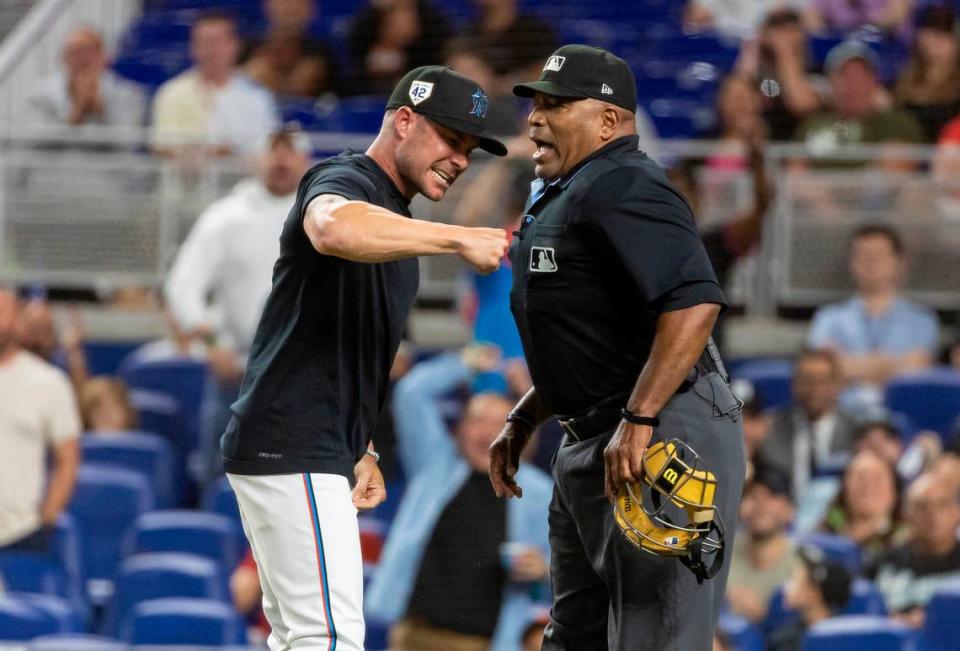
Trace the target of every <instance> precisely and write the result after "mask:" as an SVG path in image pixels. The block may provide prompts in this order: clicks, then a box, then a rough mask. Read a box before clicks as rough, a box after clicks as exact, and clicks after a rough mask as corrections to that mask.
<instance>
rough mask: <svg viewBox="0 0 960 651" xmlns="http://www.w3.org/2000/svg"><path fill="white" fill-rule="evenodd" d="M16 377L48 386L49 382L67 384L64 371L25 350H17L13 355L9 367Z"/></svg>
mask: <svg viewBox="0 0 960 651" xmlns="http://www.w3.org/2000/svg"><path fill="white" fill-rule="evenodd" d="M10 368H11V369H12V370H13V372H14V373H15V374H16V375H17V377H18V378H22V379H23V381H24V382H31V383H37V384H43V385H46V386H49V385H51V384H67V385H69V380H68V379H67V375H66V373H64V372H63V371H62V370H61V369H59V368H57V367H56V366H54V365H53V364H51V363H50V362H48V361H46V360H45V359H43V358H41V357H37V356H36V355H34V354H33V353H30V352H27V351H25V350H21V351H19V352H18V353H17V354H16V356H15V357H14V359H13V361H12V363H11V367H10Z"/></svg>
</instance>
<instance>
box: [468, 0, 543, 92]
mask: <svg viewBox="0 0 960 651" xmlns="http://www.w3.org/2000/svg"><path fill="white" fill-rule="evenodd" d="M473 4H474V5H475V6H476V7H477V8H478V9H479V10H480V16H479V17H478V18H477V20H476V21H475V22H474V23H473V25H471V27H470V29H469V34H470V35H471V36H474V37H476V38H480V39H481V42H482V43H483V51H484V54H485V56H486V58H487V60H488V61H489V62H490V65H491V66H493V69H494V71H495V72H496V73H497V74H498V75H503V76H507V77H509V78H510V79H509V81H510V85H512V83H513V81H517V80H518V79H515V77H518V76H519V77H523V76H524V75H529V74H531V71H532V72H533V75H534V76H536V75H538V74H539V73H540V68H541V67H542V66H543V63H544V61H546V59H547V57H548V56H550V53H551V52H553V51H554V50H555V49H557V46H559V45H560V41H559V39H558V38H557V34H556V32H554V30H553V28H552V27H551V26H550V25H549V24H548V23H545V22H544V21H542V20H540V19H539V18H537V17H536V16H532V15H530V14H524V13H521V11H520V8H519V7H518V6H517V0H473Z"/></svg>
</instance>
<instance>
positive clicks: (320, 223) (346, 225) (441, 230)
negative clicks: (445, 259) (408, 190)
mask: <svg viewBox="0 0 960 651" xmlns="http://www.w3.org/2000/svg"><path fill="white" fill-rule="evenodd" d="M307 219H308V220H311V221H310V223H309V224H308V225H307V234H308V236H309V237H310V241H311V242H312V243H313V246H314V248H315V249H316V250H317V251H319V252H320V253H323V254H324V255H332V256H335V257H338V258H344V259H345V260H351V261H353V262H368V263H374V262H390V261H392V260H400V259H403V258H411V257H416V256H421V255H441V254H444V253H458V252H459V251H460V250H461V248H462V246H463V244H462V240H463V229H462V228H461V227H459V226H450V225H448V224H438V223H434V222H428V221H423V220H419V219H410V218H407V217H404V216H402V215H398V214H396V213H393V212H390V211H389V210H386V209H385V208H381V207H379V206H374V205H372V204H369V203H364V202H362V201H348V202H346V203H343V204H341V205H340V206H338V207H337V208H335V209H333V210H331V211H330V212H329V216H319V215H311V214H310V213H309V212H308V215H307Z"/></svg>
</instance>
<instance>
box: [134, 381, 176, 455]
mask: <svg viewBox="0 0 960 651" xmlns="http://www.w3.org/2000/svg"><path fill="white" fill-rule="evenodd" d="M130 402H131V403H132V404H133V406H134V407H135V408H136V410H137V413H138V414H139V416H140V431H142V432H148V433H150V434H157V435H159V436H162V437H163V438H165V439H166V440H168V441H170V443H171V444H172V445H173V446H174V447H176V446H177V445H178V444H179V443H178V442H179V440H180V432H181V430H182V429H183V416H182V415H181V409H180V402H179V401H178V400H177V399H176V398H174V397H173V396H171V395H168V394H166V393H161V392H159V391H150V390H147V389H134V390H132V391H130ZM175 451H176V452H178V453H179V448H178V449H177V450H175Z"/></svg>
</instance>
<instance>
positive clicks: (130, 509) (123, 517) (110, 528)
mask: <svg viewBox="0 0 960 651" xmlns="http://www.w3.org/2000/svg"><path fill="white" fill-rule="evenodd" d="M153 505H154V500H153V491H152V490H151V489H150V484H149V482H148V481H147V479H146V478H145V477H144V476H143V475H142V474H140V473H138V472H135V471H132V470H119V469H117V468H111V467H109V466H107V467H104V466H97V465H95V464H83V465H82V466H81V467H80V470H79V471H78V473H77V483H76V486H75V488H74V491H73V497H72V499H71V500H70V506H69V511H70V513H71V515H73V517H74V518H75V520H76V522H77V528H78V530H79V532H80V539H81V540H82V543H83V559H84V563H85V572H84V575H85V577H86V578H87V581H88V584H87V594H89V595H90V598H91V600H92V601H93V603H94V604H95V605H102V604H104V603H105V602H106V600H107V599H108V598H109V596H110V594H111V592H112V583H111V582H112V579H113V575H114V572H115V571H116V568H117V563H118V561H119V559H120V546H121V543H122V541H123V537H124V534H125V533H126V531H127V528H128V527H129V526H130V525H131V524H132V523H133V522H134V520H136V519H137V517H138V516H140V515H141V514H143V513H146V512H147V511H149V510H150V509H152V508H153Z"/></svg>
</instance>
